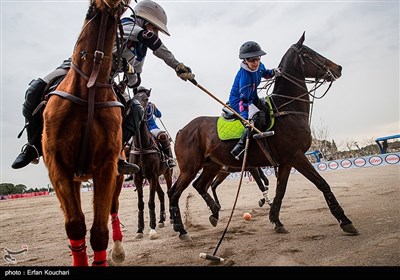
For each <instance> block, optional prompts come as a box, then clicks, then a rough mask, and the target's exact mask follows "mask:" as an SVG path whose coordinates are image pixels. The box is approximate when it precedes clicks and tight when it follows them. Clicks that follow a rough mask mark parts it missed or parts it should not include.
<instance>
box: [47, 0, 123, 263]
mask: <svg viewBox="0 0 400 280" xmlns="http://www.w3.org/2000/svg"><path fill="white" fill-rule="evenodd" d="M126 2H127V1H122V0H107V1H105V0H104V1H103V0H92V1H91V2H90V6H89V10H88V12H87V14H86V18H85V20H84V24H83V27H82V31H81V33H80V35H79V37H78V40H77V42H76V45H75V48H74V52H73V55H72V65H71V66H72V68H71V69H70V70H69V72H68V74H67V75H66V77H65V78H64V80H63V81H62V82H61V83H60V84H59V86H58V87H57V89H56V90H55V91H53V92H51V93H50V94H49V95H48V98H49V99H48V102H47V105H46V108H45V110H44V113H43V118H44V131H43V158H44V162H45V164H46V166H47V168H48V172H49V177H50V180H51V182H52V184H53V187H54V189H55V192H56V194H57V197H58V199H59V201H60V203H61V208H62V210H63V212H64V218H65V230H66V233H67V236H68V238H69V241H70V249H71V253H72V259H73V265H74V266H87V265H88V256H87V253H86V240H85V236H86V224H85V216H84V213H83V212H82V206H81V196H80V190H81V183H82V182H84V181H87V180H88V179H90V178H92V179H93V186H94V189H93V224H92V227H91V230H90V245H91V247H92V249H93V251H94V256H93V263H92V264H93V265H94V266H106V265H107V261H106V260H107V246H108V240H109V230H108V222H109V215H110V214H111V217H112V227H113V240H114V241H115V243H114V250H113V258H114V255H115V254H116V255H118V256H117V259H114V260H116V261H118V262H120V261H122V260H123V259H124V257H125V256H124V251H123V247H122V243H121V241H122V233H121V229H120V223H119V220H118V214H117V211H118V196H119V194H120V191H121V188H122V183H123V175H122V174H118V170H117V160H118V155H119V154H120V153H121V145H122V125H121V124H122V114H121V108H122V104H121V103H120V102H118V101H117V98H116V95H115V93H114V92H113V90H112V87H111V84H110V74H111V67H112V58H113V54H112V51H113V44H114V41H115V38H116V34H117V26H118V22H119V18H120V16H121V14H122V13H123V12H124V10H125V9H126V5H127V4H126ZM128 4H129V1H128Z"/></svg>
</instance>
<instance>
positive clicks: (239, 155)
mask: <svg viewBox="0 0 400 280" xmlns="http://www.w3.org/2000/svg"><path fill="white" fill-rule="evenodd" d="M242 154H244V149H243V150H241V151H240V153H239V154H237V155H236V156H235V155H233V156H234V157H235V159H236V160H240V157H241V155H242Z"/></svg>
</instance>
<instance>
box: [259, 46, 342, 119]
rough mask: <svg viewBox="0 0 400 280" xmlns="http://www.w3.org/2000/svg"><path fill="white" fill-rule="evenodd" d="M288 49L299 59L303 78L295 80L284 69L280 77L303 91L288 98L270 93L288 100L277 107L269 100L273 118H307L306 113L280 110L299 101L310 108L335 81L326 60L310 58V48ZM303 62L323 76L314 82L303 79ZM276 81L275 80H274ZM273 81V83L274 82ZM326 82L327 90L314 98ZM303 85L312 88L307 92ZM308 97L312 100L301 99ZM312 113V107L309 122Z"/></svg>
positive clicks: (295, 78) (294, 47) (292, 47)
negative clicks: (310, 85) (290, 116)
mask: <svg viewBox="0 0 400 280" xmlns="http://www.w3.org/2000/svg"><path fill="white" fill-rule="evenodd" d="M290 49H292V50H294V51H295V52H296V55H297V56H298V57H299V60H300V66H301V71H302V77H304V78H303V79H300V78H297V77H295V76H293V75H291V74H290V73H289V72H288V71H287V70H286V69H281V73H282V74H281V77H282V78H284V79H286V80H288V81H290V82H291V83H293V84H294V85H296V86H298V87H300V88H301V89H303V90H305V92H304V93H302V94H300V95H298V96H296V97H293V96H288V95H283V94H277V93H272V94H271V96H278V97H282V98H286V99H289V101H287V102H285V103H283V104H281V105H279V106H277V105H276V104H275V102H274V101H273V99H271V102H272V103H273V105H274V108H275V109H274V110H275V113H274V116H275V117H279V116H284V115H304V116H307V117H308V116H309V114H308V113H306V112H300V111H281V110H280V109H282V108H283V107H285V106H287V105H289V104H291V103H293V102H295V101H300V102H306V103H309V104H311V106H312V105H313V104H314V99H321V98H323V97H324V96H325V95H326V94H327V93H328V91H329V90H330V88H331V86H332V83H333V82H334V81H335V80H336V77H335V75H334V74H333V73H332V71H331V70H330V69H329V68H328V67H327V66H326V60H327V59H326V58H325V57H323V56H321V55H319V56H321V57H322V58H323V60H322V61H321V60H318V59H315V57H313V56H311V55H310V54H309V52H313V53H314V54H315V52H314V51H313V50H311V49H310V48H308V47H306V46H301V48H297V47H296V46H295V45H292V46H291V47H290ZM304 50H307V52H305V51H304ZM305 60H308V61H309V62H310V63H312V64H313V65H314V66H315V67H316V68H317V69H319V70H323V71H321V72H322V73H323V75H322V76H321V77H317V78H315V79H314V80H307V79H306V78H305V71H304V65H305ZM275 80H276V79H275ZM275 80H274V82H275ZM328 80H330V83H329V86H328V88H327V89H326V90H325V92H324V93H323V94H322V95H321V96H316V94H315V93H316V90H317V89H318V88H319V87H320V86H322V85H323V84H325V83H326V82H327V81H328ZM305 83H306V84H307V83H312V84H314V86H313V87H312V88H311V89H310V90H308V89H307V86H305ZM271 84H272V83H270V84H267V85H266V86H268V87H270V86H271ZM306 95H309V96H310V97H311V99H312V100H306V99H303V97H304V96H306ZM312 111H313V107H311V109H310V120H309V122H311V115H312Z"/></svg>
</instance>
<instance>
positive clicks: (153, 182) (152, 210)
mask: <svg viewBox="0 0 400 280" xmlns="http://www.w3.org/2000/svg"><path fill="white" fill-rule="evenodd" d="M157 187H158V176H153V178H151V179H149V188H150V195H149V202H148V207H149V216H150V232H149V238H150V239H151V240H153V239H157V238H158V234H157V232H156V205H155V202H154V200H155V196H156V189H157Z"/></svg>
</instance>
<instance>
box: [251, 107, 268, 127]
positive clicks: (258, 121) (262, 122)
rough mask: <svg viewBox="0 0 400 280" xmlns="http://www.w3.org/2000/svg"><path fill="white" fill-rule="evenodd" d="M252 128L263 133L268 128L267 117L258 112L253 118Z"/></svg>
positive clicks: (263, 113)
mask: <svg viewBox="0 0 400 280" xmlns="http://www.w3.org/2000/svg"><path fill="white" fill-rule="evenodd" d="M253 121H254V126H255V127H256V128H258V129H259V130H261V131H265V130H266V129H267V128H268V120H267V115H266V114H265V112H264V111H258V112H257V113H256V114H255V115H254V116H253Z"/></svg>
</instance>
